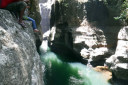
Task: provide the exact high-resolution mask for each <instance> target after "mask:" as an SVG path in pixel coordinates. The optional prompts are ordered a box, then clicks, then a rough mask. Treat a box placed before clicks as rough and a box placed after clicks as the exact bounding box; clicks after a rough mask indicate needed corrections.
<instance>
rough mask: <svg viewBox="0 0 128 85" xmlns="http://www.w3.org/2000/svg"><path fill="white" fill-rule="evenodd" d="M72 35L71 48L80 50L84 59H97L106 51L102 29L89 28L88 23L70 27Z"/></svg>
mask: <svg viewBox="0 0 128 85" xmlns="http://www.w3.org/2000/svg"><path fill="white" fill-rule="evenodd" d="M72 36H73V49H74V50H75V51H76V52H80V53H81V56H83V57H84V59H89V58H91V59H92V60H93V61H98V60H100V59H103V58H104V57H103V55H105V54H106V53H107V52H108V49H107V47H106V45H107V44H106V39H105V36H104V34H103V31H102V30H100V29H98V28H91V26H89V25H88V26H81V27H78V28H72Z"/></svg>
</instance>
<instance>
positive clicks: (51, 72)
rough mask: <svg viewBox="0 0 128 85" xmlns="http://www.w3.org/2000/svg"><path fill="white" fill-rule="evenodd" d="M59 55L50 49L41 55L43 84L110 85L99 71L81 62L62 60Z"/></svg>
mask: <svg viewBox="0 0 128 85" xmlns="http://www.w3.org/2000/svg"><path fill="white" fill-rule="evenodd" d="M42 50H43V49H42ZM60 57H61V56H57V55H56V54H54V53H53V52H50V51H48V52H45V53H43V54H42V55H41V60H42V62H43V63H44V64H45V73H44V74H45V76H44V79H45V80H44V82H45V85H110V84H109V83H108V82H107V81H106V80H105V79H104V78H103V76H102V75H101V74H100V73H98V72H95V71H94V70H92V69H91V68H87V67H86V66H85V65H83V64H81V63H69V62H64V61H62V60H61V59H60Z"/></svg>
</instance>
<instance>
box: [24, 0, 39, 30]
mask: <svg viewBox="0 0 128 85" xmlns="http://www.w3.org/2000/svg"><path fill="white" fill-rule="evenodd" d="M25 2H26V3H27V4H29V0H25ZM28 8H29V6H27V8H26V9H25V12H24V15H23V19H24V20H28V21H32V27H33V30H34V32H39V30H38V29H37V27H36V22H35V20H34V19H32V18H31V17H28V14H29V13H28Z"/></svg>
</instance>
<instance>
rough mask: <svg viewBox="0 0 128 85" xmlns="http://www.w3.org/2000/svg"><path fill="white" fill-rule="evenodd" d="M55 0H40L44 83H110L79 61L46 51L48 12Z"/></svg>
mask: <svg viewBox="0 0 128 85" xmlns="http://www.w3.org/2000/svg"><path fill="white" fill-rule="evenodd" d="M54 1H55V0H40V1H39V2H40V3H39V7H40V13H41V17H42V19H41V27H42V32H43V39H44V40H43V42H42V45H41V53H42V54H41V60H42V62H43V63H44V64H45V72H44V82H45V85H110V84H109V83H108V82H107V81H105V80H104V78H103V77H102V75H101V74H100V73H98V72H95V71H93V70H92V69H91V68H87V67H86V66H85V65H83V64H81V63H72V62H65V61H63V59H62V57H61V56H57V55H56V54H54V53H53V52H50V50H49V51H48V48H49V47H48V41H47V38H48V37H49V34H50V14H51V13H50V12H51V6H52V4H53V2H54Z"/></svg>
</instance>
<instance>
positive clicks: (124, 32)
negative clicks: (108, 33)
mask: <svg viewBox="0 0 128 85" xmlns="http://www.w3.org/2000/svg"><path fill="white" fill-rule="evenodd" d="M106 63H107V65H108V66H109V67H110V69H111V70H112V71H113V72H114V74H115V75H116V76H117V77H118V78H120V79H125V80H128V27H124V28H122V29H121V30H120V32H119V34H118V44H117V48H116V52H115V54H114V55H112V56H111V57H110V58H109V59H107V60H106Z"/></svg>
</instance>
